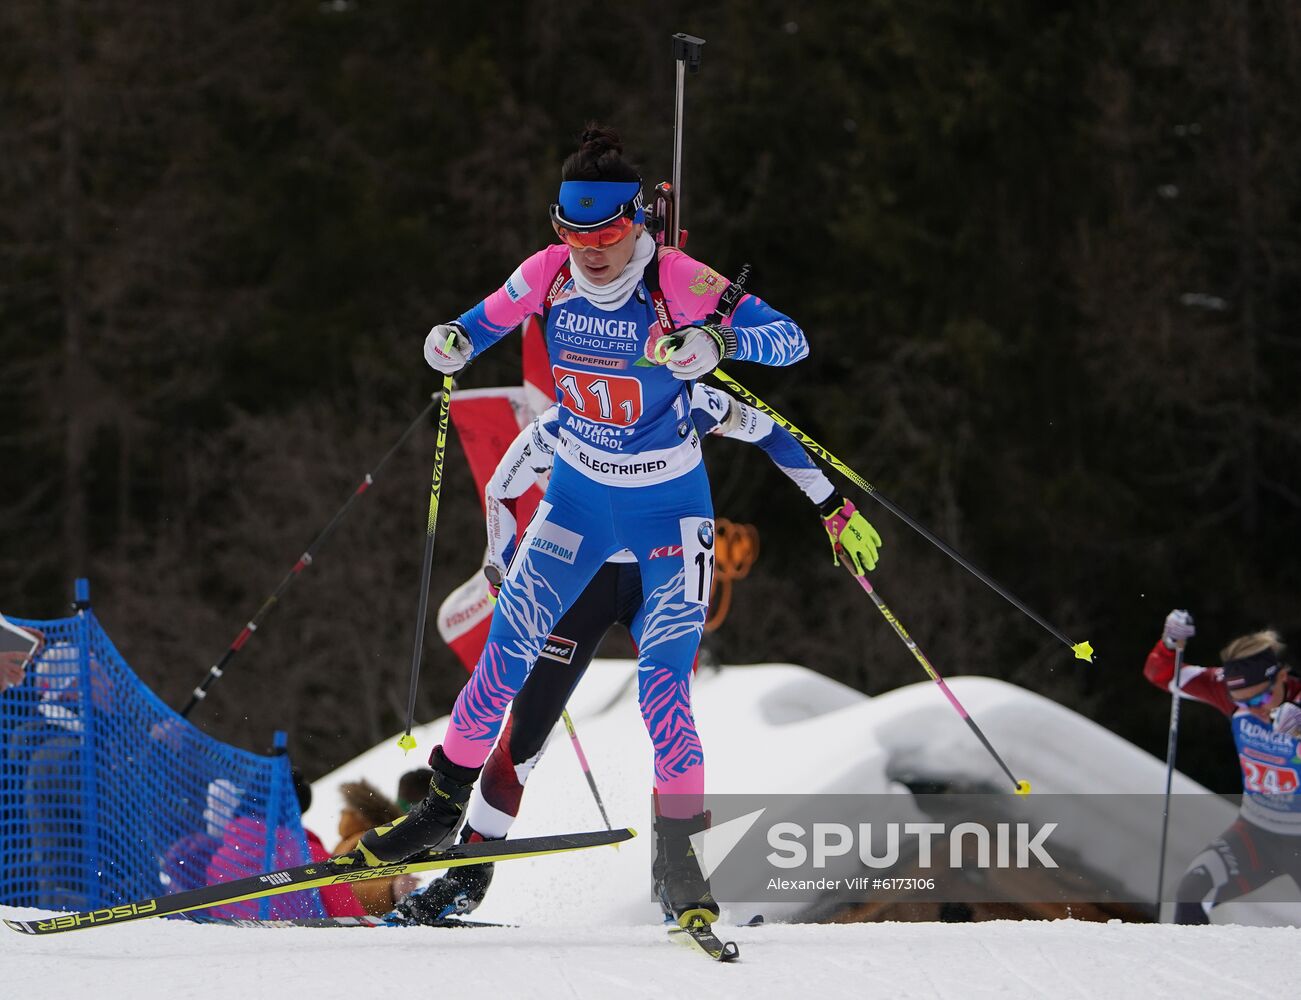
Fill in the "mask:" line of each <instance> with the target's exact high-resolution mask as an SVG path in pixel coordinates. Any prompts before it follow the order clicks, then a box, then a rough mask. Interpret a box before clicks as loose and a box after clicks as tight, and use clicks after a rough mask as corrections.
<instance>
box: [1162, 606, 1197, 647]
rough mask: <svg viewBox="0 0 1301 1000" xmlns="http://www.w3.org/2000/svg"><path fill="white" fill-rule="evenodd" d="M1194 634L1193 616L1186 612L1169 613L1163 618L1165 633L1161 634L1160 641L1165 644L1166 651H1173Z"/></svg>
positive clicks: (1195, 631)
mask: <svg viewBox="0 0 1301 1000" xmlns="http://www.w3.org/2000/svg"><path fill="white" fill-rule="evenodd" d="M1196 634H1197V629H1195V628H1194V627H1193V616H1192V615H1191V614H1189V613H1188V612H1187V611H1171V612H1170V613H1169V614H1168V615H1166V616H1165V631H1164V632H1163V633H1161V641H1162V642H1164V643H1165V645H1166V649H1174V648H1175V646H1179V645H1182V644H1183V643H1186V642H1187V641H1188V640H1189V639H1191V638H1192V637H1193V636H1195V635H1196Z"/></svg>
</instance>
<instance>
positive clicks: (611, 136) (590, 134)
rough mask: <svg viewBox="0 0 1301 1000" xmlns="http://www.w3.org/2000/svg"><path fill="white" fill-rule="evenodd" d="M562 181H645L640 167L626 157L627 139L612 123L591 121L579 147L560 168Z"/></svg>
mask: <svg viewBox="0 0 1301 1000" xmlns="http://www.w3.org/2000/svg"><path fill="white" fill-rule="evenodd" d="M560 179H561V180H562V181H638V182H640V181H641V175H640V174H638V172H637V168H636V167H634V166H633V165H632V164H630V163H627V162H625V161H624V159H623V140H622V139H620V138H619V133H618V132H616V131H615V130H614V129H612V128H610V127H609V126H608V125H602V124H600V123H599V122H588V123H587V124H586V125H585V126H584V127H583V131H582V133H581V134H580V135H579V137H578V149H576V150H575V151H574V152H572V153H570V154H569V156H568V158H567V159H566V160H565V162H564V164H563V165H562V166H561V168H560Z"/></svg>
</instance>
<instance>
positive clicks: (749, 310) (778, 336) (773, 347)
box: [731, 295, 809, 365]
mask: <svg viewBox="0 0 1301 1000" xmlns="http://www.w3.org/2000/svg"><path fill="white" fill-rule="evenodd" d="M731 325H732V330H733V331H735V333H736V354H735V355H734V357H735V358H736V359H737V360H738V361H757V362H758V363H759V364H762V365H793V364H795V362H797V361H802V360H803V359H804V358H806V357H808V356H809V342H808V341H807V340H805V339H804V331H803V330H801V329H800V328H799V326H797V325H796V323H795V321H794V320H793V319H791V318H790V317H789V316H786V315H784V314H782V313H779V312H778V311H777V310H776V309H774V308H773V307H772V306H770V305H768V303H767V302H765V301H764V300H763V299H761V298H758V297H757V296H754V295H747V296H745V297H744V298H742V299H741V301H740V302H739V303H737V306H736V308H735V309H734V310H732V324H731Z"/></svg>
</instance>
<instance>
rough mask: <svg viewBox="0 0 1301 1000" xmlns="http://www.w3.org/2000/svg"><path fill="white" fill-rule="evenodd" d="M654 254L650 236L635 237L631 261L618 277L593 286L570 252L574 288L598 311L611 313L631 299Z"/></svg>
mask: <svg viewBox="0 0 1301 1000" xmlns="http://www.w3.org/2000/svg"><path fill="white" fill-rule="evenodd" d="M654 252H655V240H654V239H652V238H651V236H650V234H648V233H642V234H641V235H640V236H639V237H637V245H636V246H635V247H634V248H633V251H632V260H630V261H628V266H627V267H625V268H624V269H623V270H622V271H620V272H619V276H618V277H617V278H615V279H614V280H613V281H611V282H610V283H609V284H607V285H594V284H592V283H591V282H590V281H588V280H587V279H586V278H585V277H583V271H582V269H581V268H580V267H579V266H578V264H577V263H575V262H574V259H573V258H574V252H573V251H572V250H571V251H570V252H569V269H570V271H571V272H572V274H573V276H574V287H575V288H576V289H578V294H579V295H581V296H582V297H583V298H585V299H587V301H588V302H590V303H592V305H594V306H596V307H597V308H598V309H601V310H603V311H605V312H613V311H614V310H616V309H618V308H619V307H620V306H621V305H623V304H624V303H625V302H627V301H628V300H629V299H630V298H632V293H633V290H634V289H635V288H636V287H637V282H639V281H640V280H641V273H642V271H644V270H645V269H646V265H647V264H648V263H649V262H650V259H651V255H652V254H653V253H654Z"/></svg>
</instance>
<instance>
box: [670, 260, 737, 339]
mask: <svg viewBox="0 0 1301 1000" xmlns="http://www.w3.org/2000/svg"><path fill="white" fill-rule="evenodd" d="M659 254H660V288H661V290H662V291H663V292H664V297H665V298H666V299H667V300H668V304H669V312H670V313H671V314H672V316H673V321H674V322H675V323H676V324H677V325H678V326H685V325H687V324H689V323H698V322H700V321H701V320H702V319H704V318H705V317H707V316H708V315H709V314H710V313H712V312H713V311H714V310H715V309H716V308H717V307H718V300H719V297H720V296H722V294H723V292H724V291H725V290H726V289H727V286H728V285H730V284H731V282H730V281H728V280H727V279H726V278H724V277H723V276H722V275H721V274H719V273H718V272H717V271H715V270H714V269H713V268H712V267H710V266H709V265H708V264H702V263H700V261H698V260H695V259H694V258H691V257H688V256H687V255H686V254H685V253H683V252H682V251H681V250H678V249H677V248H675V247H661V248H660V251H659Z"/></svg>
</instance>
